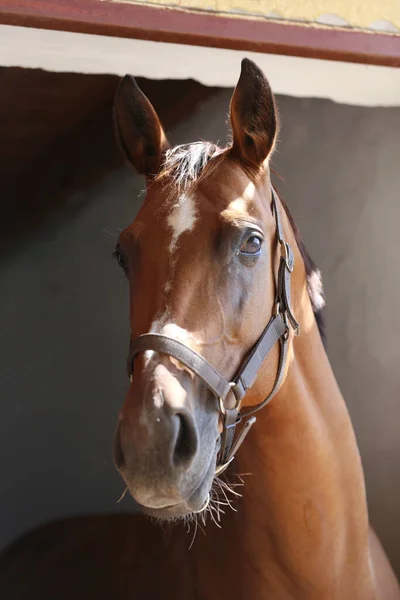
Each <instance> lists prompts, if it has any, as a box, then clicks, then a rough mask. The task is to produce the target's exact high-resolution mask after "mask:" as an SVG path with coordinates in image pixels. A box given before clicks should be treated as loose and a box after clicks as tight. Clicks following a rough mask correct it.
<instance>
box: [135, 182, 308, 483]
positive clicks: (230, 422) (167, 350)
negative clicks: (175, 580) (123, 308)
mask: <svg viewBox="0 0 400 600" xmlns="http://www.w3.org/2000/svg"><path fill="white" fill-rule="evenodd" d="M271 193H272V210H273V212H274V216H275V223H276V232H277V241H278V244H279V246H280V248H281V257H280V262H279V270H278V279H277V286H276V299H275V309H274V314H273V315H272V317H271V319H270V321H269V323H268V324H267V326H266V328H265V329H264V331H263V333H262V334H261V336H260V337H259V339H258V341H257V342H256V344H255V346H254V347H253V349H252V350H251V351H250V353H249V354H248V356H247V358H246V359H245V360H244V362H243V363H242V365H241V366H240V367H239V369H238V371H237V373H236V375H235V377H234V378H233V379H232V381H228V380H227V379H226V378H225V377H224V376H223V375H221V373H219V371H217V369H215V368H214V367H213V366H212V365H211V364H210V363H209V362H208V361H207V360H206V359H205V358H203V357H202V356H201V355H200V354H198V353H197V352H195V351H194V350H192V349H191V348H189V347H188V346H186V345H185V344H183V343H182V342H179V341H178V340H175V339H174V338H170V337H168V336H166V335H163V334H160V333H145V334H144V335H141V336H139V337H138V338H136V339H135V340H131V344H130V352H129V358H128V374H129V376H130V377H131V378H132V374H133V366H134V359H135V356H136V355H137V354H139V353H140V352H145V351H146V350H152V351H155V352H160V353H162V354H166V355H169V356H173V357H174V358H175V359H177V360H178V361H179V362H181V363H182V364H183V365H185V366H186V367H187V368H188V369H189V370H190V371H192V372H193V373H195V374H196V375H197V377H199V378H200V379H201V380H202V381H203V382H204V383H205V385H206V386H207V387H208V388H209V389H210V390H211V392H213V394H214V395H215V396H216V398H217V399H218V402H219V409H220V411H221V414H222V418H223V431H222V434H221V447H220V451H219V455H218V461H217V468H216V474H219V473H221V472H222V471H224V470H225V469H226V468H227V466H228V465H229V463H230V462H231V461H232V460H233V458H234V456H235V454H236V452H237V450H238V448H239V447H240V446H241V444H242V443H243V441H244V439H245V437H246V435H247V433H248V432H249V430H250V428H251V426H252V425H253V423H254V422H255V421H256V418H255V417H254V416H252V415H253V414H254V413H255V412H257V411H258V410H260V409H261V408H263V407H264V406H266V405H267V404H268V402H270V400H272V398H273V397H274V396H275V394H276V393H277V391H278V390H279V387H280V385H281V382H282V378H283V374H284V371H285V365H286V358H287V347H288V337H289V330H290V327H292V328H293V329H294V331H295V334H296V335H299V332H300V327H299V324H298V323H297V321H296V319H295V318H294V316H293V313H292V310H291V304H290V277H291V274H292V272H293V268H294V255H293V251H292V248H291V247H290V245H289V244H288V243H287V242H286V241H285V240H284V236H283V230H282V224H281V220H280V215H279V210H278V199H277V195H276V192H275V190H274V189H273V188H272V187H271ZM277 342H279V362H278V369H277V374H276V377H275V381H274V385H273V387H272V390H271V391H270V393H269V394H268V396H267V397H266V398H265V400H263V402H261V403H260V404H257V405H256V406H253V407H251V408H248V409H246V410H244V411H241V412H240V405H241V402H242V400H243V398H244V396H245V395H246V392H247V390H248V389H249V388H251V387H252V385H253V384H254V382H255V380H256V378H257V374H258V371H259V369H260V367H261V366H262V364H263V362H264V360H265V358H266V357H267V356H268V354H269V353H270V352H271V350H272V348H273V347H274V346H275V344H276V343H277ZM231 393H233V395H234V399H235V402H234V406H233V408H227V406H226V400H227V397H228V395H229V394H231ZM230 404H231V403H230ZM243 419H246V423H245V425H244V426H243V428H242V430H241V432H240V434H239V435H238V436H237V439H236V440H235V441H234V439H235V431H236V426H237V425H238V424H239V423H240V422H241V421H242V420H243Z"/></svg>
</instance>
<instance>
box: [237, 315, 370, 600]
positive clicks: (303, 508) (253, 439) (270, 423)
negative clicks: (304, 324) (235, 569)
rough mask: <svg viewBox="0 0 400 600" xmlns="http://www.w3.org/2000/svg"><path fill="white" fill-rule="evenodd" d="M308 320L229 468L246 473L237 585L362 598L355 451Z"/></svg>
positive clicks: (259, 593)
mask: <svg viewBox="0 0 400 600" xmlns="http://www.w3.org/2000/svg"><path fill="white" fill-rule="evenodd" d="M307 310H310V309H309V308H307ZM309 322H310V320H309ZM311 322H312V323H313V324H312V325H311V327H310V329H309V331H305V332H304V331H303V332H302V335H301V336H300V337H299V338H296V339H295V340H294V345H293V355H292V360H291V364H290V366H289V370H288V374H287V377H286V380H285V382H284V384H283V386H282V388H281V390H280V392H279V393H278V394H277V396H275V398H274V399H273V400H272V402H271V403H270V404H269V405H268V407H266V408H265V409H263V410H262V411H260V413H259V414H258V415H257V423H256V424H255V425H254V427H253V431H252V432H251V434H250V435H249V436H248V438H247V439H246V442H245V443H244V444H243V446H242V448H241V450H240V452H239V453H238V457H237V459H236V461H235V462H236V465H235V466H236V469H237V472H238V473H251V475H249V476H247V477H246V478H245V480H246V481H245V486H244V488H243V490H244V491H243V494H244V496H243V499H242V500H241V502H240V503H239V507H238V508H239V518H238V519H237V532H238V535H239V538H240V540H241V545H242V552H243V557H244V556H245V557H246V564H247V565H248V569H249V570H250V571H251V573H249V574H248V576H247V577H246V582H247V585H248V586H250V587H251V586H254V590H253V591H254V594H255V597H258V598H264V597H268V594H270V593H271V592H272V591H273V592H274V594H276V596H274V598H275V597H276V598H280V597H283V598H287V597H292V596H291V595H285V593H286V592H285V593H284V590H286V591H287V592H288V594H289V588H290V586H293V597H296V598H299V599H300V598H302V597H303V595H302V590H304V597H307V598H314V596H313V595H312V594H311V593H310V589H315V590H316V595H315V597H318V598H320V597H324V598H325V597H326V598H328V597H329V598H336V597H337V596H336V592H335V593H333V591H334V590H335V589H337V586H338V585H339V582H341V581H343V578H344V577H345V578H346V580H348V585H347V583H346V585H347V592H346V593H348V594H350V596H347V595H344V596H343V595H342V596H341V598H347V597H349V598H350V597H351V598H354V599H355V598H361V597H362V598H369V596H368V595H367V593H366V589H368V590H369V587H368V586H369V585H370V583H369V555H368V515H367V506H366V498H365V487H364V478H363V472H362V467H361V462H360V457H359V452H358V448H357V444H356V441H355V436H354V431H353V428H352V425H351V422H350V418H349V414H348V411H347V408H346V405H345V403H344V400H343V398H342V396H341V394H340V391H339V389H338V385H337V383H336V381H335V378H334V375H333V373H332V369H331V367H330V364H329V361H328V358H327V356H326V353H325V350H324V347H323V345H322V342H321V338H320V335H319V332H318V330H317V327H316V324H315V322H314V320H313V319H312V320H311ZM360 579H361V580H362V582H360ZM364 585H365V586H367V587H366V588H365V587H364ZM310 586H311V588H310ZM279 590H282V594H283V595H282V596H280V595H279ZM317 590H318V592H317ZM352 590H353V591H354V593H353V592H352ZM248 592H249V597H251V593H250V589H248ZM322 592H323V595H322V596H321V595H318V593H319V594H321V593H322ZM352 593H353V595H352V596H351V594H352ZM363 593H364V596H362V595H360V594H363ZM324 594H325V595H324Z"/></svg>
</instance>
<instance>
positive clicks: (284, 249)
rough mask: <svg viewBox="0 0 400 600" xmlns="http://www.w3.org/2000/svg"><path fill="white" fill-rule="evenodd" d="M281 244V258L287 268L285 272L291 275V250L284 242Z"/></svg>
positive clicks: (292, 264)
mask: <svg viewBox="0 0 400 600" xmlns="http://www.w3.org/2000/svg"><path fill="white" fill-rule="evenodd" d="M280 244H281V256H282V258H283V260H284V261H285V266H286V268H287V270H288V271H289V273H293V269H294V261H293V258H292V257H293V253H292V248H291V247H290V245H289V244H288V243H287V242H285V240H282V241H281V242H280Z"/></svg>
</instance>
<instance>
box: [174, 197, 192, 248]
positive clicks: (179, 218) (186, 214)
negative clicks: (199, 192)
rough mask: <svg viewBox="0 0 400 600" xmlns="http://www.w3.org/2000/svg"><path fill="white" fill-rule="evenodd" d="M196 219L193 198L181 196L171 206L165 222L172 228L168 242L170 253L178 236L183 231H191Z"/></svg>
mask: <svg viewBox="0 0 400 600" xmlns="http://www.w3.org/2000/svg"><path fill="white" fill-rule="evenodd" d="M196 221H197V213H196V206H195V202H194V200H193V198H191V197H190V196H186V195H184V196H182V198H181V199H180V200H179V202H178V203H177V204H175V206H174V207H173V209H172V211H171V213H170V215H169V216H168V219H167V222H168V225H169V226H170V227H171V229H172V239H171V242H170V244H169V251H170V252H171V253H172V252H173V251H174V250H175V246H176V244H177V242H178V239H179V236H181V235H182V233H184V232H185V231H191V230H192V229H193V227H194V224H195V223H196Z"/></svg>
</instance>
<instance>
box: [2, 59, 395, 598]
mask: <svg viewBox="0 0 400 600" xmlns="http://www.w3.org/2000/svg"><path fill="white" fill-rule="evenodd" d="M114 116H115V124H116V132H117V136H118V139H119V142H120V146H121V148H122V151H123V153H124V154H125V156H126V158H127V159H128V160H129V161H130V163H131V164H132V165H133V167H134V168H135V169H136V171H137V172H138V173H140V174H142V175H144V176H145V178H146V198H145V200H144V202H143V205H142V207H141V209H140V211H139V214H138V215H137V217H136V219H135V220H134V221H133V222H132V223H131V224H130V225H129V226H128V227H127V228H126V229H124V231H122V233H121V235H120V237H119V240H118V244H117V247H116V250H115V256H116V258H117V261H118V263H119V265H120V266H121V267H122V269H123V271H124V273H125V275H126V277H127V280H128V282H129V290H130V347H129V355H128V363H127V366H128V375H129V377H130V385H129V390H128V393H127V396H126V399H125V402H124V404H123V406H122V408H121V411H120V414H119V418H118V423H117V427H116V431H115V438H114V448H113V454H114V462H115V466H116V468H117V469H118V471H119V473H120V474H121V476H122V478H123V480H124V482H125V485H126V488H127V490H129V492H130V494H131V495H132V496H133V498H134V499H135V500H136V502H137V503H138V505H139V506H140V507H141V510H142V513H144V514H140V515H139V514H138V515H114V516H95V517H81V518H72V519H66V520H64V521H60V522H57V523H51V524H49V525H46V526H44V527H41V528H39V529H38V530H37V531H34V532H31V533H30V534H28V535H26V536H25V537H24V538H22V539H21V540H19V541H17V542H16V543H15V544H14V545H12V546H11V547H10V548H8V549H7V550H6V551H4V552H3V553H2V555H1V558H0V590H1V592H2V597H4V598H7V599H8V600H14V599H15V600H16V599H17V598H18V600H26V599H28V598H29V599H30V600H32V599H33V600H36V599H39V598H40V600H47V599H50V598H51V599H54V598H58V599H66V598H68V599H72V598H73V599H74V600H77V599H78V600H79V599H80V598H82V599H83V598H85V599H88V598H96V599H97V600H98V599H102V598H112V599H116V600H120V599H121V600H122V599H129V600H131V599H136V598H137V599H140V600H142V599H149V600H154V599H155V598H157V599H159V598H164V599H167V600H169V599H171V600H172V599H174V600H195V599H197V600H216V599H217V598H231V599H232V600H236V599H237V600H242V599H244V598H246V600H256V599H257V600H272V599H273V600H289V599H296V600H317V599H318V600H320V599H323V600H339V599H340V600H399V599H400V588H399V586H398V583H397V580H396V577H395V575H394V573H393V571H392V568H391V566H390V563H389V561H388V559H387V557H386V555H385V552H384V550H383V548H382V546H381V544H380V542H379V540H378V538H377V536H376V534H375V533H374V531H373V529H372V528H371V526H370V524H369V518H368V508H367V501H366V492H365V482H364V475H363V469H362V465H361V460H360V455H359V451H358V448H357V443H356V439H355V434H354V430H353V427H352V424H351V420H350V417H349V413H348V411H347V408H346V404H345V401H344V399H343V397H342V395H341V393H340V390H339V387H338V385H337V382H336V380H335V377H334V374H333V372H332V369H331V366H330V364H329V360H328V358H327V354H326V351H325V345H324V335H323V318H322V311H323V305H324V294H323V289H322V282H321V275H320V272H319V271H318V269H317V268H316V266H315V264H314V263H313V261H312V260H311V258H310V256H309V254H308V252H307V250H306V248H305V246H304V244H303V242H302V240H301V238H300V234H299V231H298V229H297V227H296V225H295V223H294V221H293V218H292V216H291V214H290V212H289V209H288V207H287V205H286V204H285V203H284V202H283V200H282V199H281V198H280V197H279V195H278V193H277V191H276V190H275V188H274V187H273V185H272V181H271V172H272V168H271V157H272V154H273V151H274V148H275V145H276V140H277V136H278V132H279V121H278V112H277V107H276V104H275V99H274V96H273V93H272V91H271V88H270V85H269V83H268V81H267V79H266V77H265V75H264V74H263V72H262V71H261V70H260V69H259V68H258V67H257V66H256V65H255V64H254V63H253V62H251V61H250V60H248V59H244V60H243V61H242V64H241V73H240V77H239V80H238V83H237V85H236V87H235V90H234V93H233V96H232V99H231V104H230V123H231V129H232V138H231V141H230V142H229V143H228V145H227V146H226V147H224V148H221V147H219V146H217V145H215V144H212V143H208V142H203V141H201V142H197V143H192V144H185V145H181V146H177V147H174V148H171V147H170V145H169V143H168V140H167V137H166V135H165V132H164V130H163V128H162V125H161V123H160V121H159V119H158V116H157V114H156V112H155V110H154V108H153V107H152V105H151V103H150V101H149V100H148V99H147V98H146V97H145V95H144V94H143V93H142V92H141V90H140V89H139V87H138V86H137V84H136V82H135V80H134V78H133V77H131V76H126V77H124V78H123V79H122V80H121V82H120V84H119V87H118V90H117V92H116V97H115V107H114Z"/></svg>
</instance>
